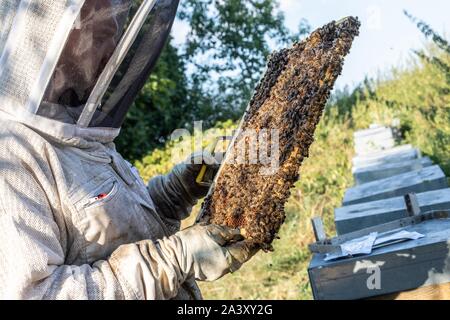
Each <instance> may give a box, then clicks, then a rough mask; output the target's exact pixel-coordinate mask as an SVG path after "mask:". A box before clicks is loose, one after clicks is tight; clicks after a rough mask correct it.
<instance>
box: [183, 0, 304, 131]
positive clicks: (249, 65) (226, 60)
mask: <svg viewBox="0 0 450 320" xmlns="http://www.w3.org/2000/svg"><path fill="white" fill-rule="evenodd" d="M179 17H180V18H181V19H182V20H185V21H188V22H189V24H190V27H191V29H190V32H189V34H188V38H187V44H186V48H185V56H186V57H187V59H189V61H190V62H191V63H192V64H193V66H194V67H195V68H194V71H193V72H192V74H191V89H192V90H195V91H199V92H201V93H202V95H201V96H203V97H205V98H206V99H207V101H208V102H209V103H212V104H211V105H209V108H207V109H206V110H204V111H206V112H204V113H203V114H202V116H203V118H202V119H203V120H206V121H208V120H209V121H210V123H214V122H215V121H217V120H227V119H238V118H239V117H240V115H241V114H242V112H243V110H244V108H245V107H246V104H247V103H248V101H249V99H250V96H251V93H252V91H253V89H254V87H255V85H256V82H257V81H258V80H259V79H260V76H261V73H262V71H263V69H264V67H265V64H266V60H267V56H268V55H269V54H270V52H271V51H272V49H273V48H271V46H270V45H275V46H278V47H279V46H286V45H289V44H291V43H292V42H293V41H294V40H298V37H299V36H300V34H304V33H306V32H308V31H309V27H308V25H307V24H306V22H305V21H303V23H302V24H301V26H300V31H299V34H297V35H293V34H291V33H290V32H289V31H288V29H287V28H286V27H285V24H284V23H285V22H284V15H283V14H282V13H281V11H279V10H278V2H277V1H274V0H256V1H247V0H229V1H217V0H187V1H185V2H184V4H183V7H182V10H181V12H180V15H179ZM212 97H214V98H213V99H212Z"/></svg>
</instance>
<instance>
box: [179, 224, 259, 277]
mask: <svg viewBox="0 0 450 320" xmlns="http://www.w3.org/2000/svg"><path fill="white" fill-rule="evenodd" d="M175 236H177V237H178V238H179V239H180V240H181V242H182V244H183V248H184V249H185V250H186V254H187V255H188V256H189V255H190V257H192V270H191V272H192V273H193V274H194V275H195V278H196V279H197V280H200V281H214V280H217V279H219V278H221V277H222V276H224V275H226V274H227V273H230V272H234V271H236V270H238V269H239V268H240V267H241V266H242V264H244V263H245V262H247V261H248V260H249V259H250V258H251V257H253V256H254V255H255V254H256V252H257V251H258V248H257V247H255V246H254V245H253V244H252V243H250V242H249V241H247V240H244V238H243V236H242V235H241V234H240V232H239V230H237V229H231V228H228V227H224V226H218V225H213V224H209V225H207V224H205V223H201V224H197V225H194V226H192V227H190V228H187V229H185V230H183V231H180V232H178V233H177V234H176V235H175Z"/></svg>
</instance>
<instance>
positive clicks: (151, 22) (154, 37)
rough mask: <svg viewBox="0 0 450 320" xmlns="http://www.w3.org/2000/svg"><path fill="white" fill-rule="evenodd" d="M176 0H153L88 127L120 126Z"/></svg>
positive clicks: (156, 53)
mask: <svg viewBox="0 0 450 320" xmlns="http://www.w3.org/2000/svg"><path fill="white" fill-rule="evenodd" d="M178 3H179V0H159V1H157V2H156V4H155V7H154V8H153V10H152V11H151V13H150V15H149V16H148V18H147V20H146V22H145V24H144V26H143V27H142V29H141V31H140V32H139V34H138V36H137V39H136V41H135V42H134V44H133V46H132V47H131V49H130V51H129V52H128V54H127V56H126V58H125V60H124V61H123V62H122V64H121V65H120V67H119V70H118V72H117V73H116V75H115V76H114V78H113V80H112V82H111V84H110V86H109V88H108V90H107V92H106V94H105V96H104V97H103V100H102V104H101V105H100V106H99V107H98V108H97V110H96V112H95V114H94V116H93V118H92V121H91V123H90V125H89V126H90V127H112V128H120V126H121V125H122V123H123V121H124V119H125V116H126V113H127V111H128V109H129V108H130V106H131V105H132V104H133V102H134V100H135V98H136V96H137V95H138V93H139V91H140V90H141V89H142V87H143V86H144V84H145V83H146V81H147V79H148V77H149V76H150V73H151V72H152V70H153V68H154V66H155V64H156V62H157V60H158V58H159V56H160V54H161V51H162V49H163V47H164V45H165V44H166V41H167V39H168V37H169V34H170V30H171V28H172V24H173V21H174V19H175V15H176V11H177V8H178ZM132 10H135V5H133V8H132Z"/></svg>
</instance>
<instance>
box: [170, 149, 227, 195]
mask: <svg viewBox="0 0 450 320" xmlns="http://www.w3.org/2000/svg"><path fill="white" fill-rule="evenodd" d="M203 164H205V165H206V166H208V169H211V170H213V171H214V174H215V173H217V170H219V163H218V161H217V160H216V159H215V158H214V157H213V156H212V155H211V154H210V153H209V152H197V153H194V154H192V155H190V156H189V157H188V159H187V160H186V161H184V162H183V163H181V164H179V165H176V166H175V167H174V168H173V170H172V173H173V174H174V175H175V176H176V177H177V178H178V179H179V181H180V183H181V184H182V185H183V187H184V189H185V190H186V192H187V193H188V194H189V195H190V196H191V197H192V198H195V199H200V198H203V197H204V196H206V194H207V193H208V191H209V187H207V186H201V185H199V184H198V183H197V182H196V181H195V180H196V178H197V176H198V174H199V173H200V169H201V168H202V165H203Z"/></svg>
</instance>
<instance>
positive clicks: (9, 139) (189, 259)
mask: <svg viewBox="0 0 450 320" xmlns="http://www.w3.org/2000/svg"><path fill="white" fill-rule="evenodd" d="M138 3H140V1H139V2H138V1H132V0H86V1H84V0H2V1H1V4H0V21H1V23H0V210H1V211H0V230H1V232H0V271H1V272H0V298H3V299H5V298H6V299H172V298H175V299H198V298H201V294H200V291H199V289H198V287H197V285H196V282H195V280H201V281H203V280H205V281H212V280H215V279H218V278H220V277H221V276H223V275H225V274H227V273H229V272H232V271H234V270H236V269H238V268H239V267H240V266H241V265H242V263H244V262H245V261H247V260H248V259H249V258H250V256H251V255H252V254H253V253H254V250H250V247H249V245H248V243H247V242H245V241H242V237H241V236H240V234H239V232H238V231H237V230H233V229H228V228H225V227H219V226H214V225H209V226H207V225H203V224H201V225H196V226H194V227H191V228H188V229H185V230H184V231H179V227H180V220H182V219H184V218H185V217H187V215H188V214H189V212H190V209H191V207H192V206H193V205H194V204H195V203H196V201H197V199H199V198H200V197H202V196H204V195H205V194H206V191H207V190H206V189H205V188H204V187H200V186H198V185H197V184H196V183H195V176H196V174H197V173H198V171H199V165H193V164H181V165H178V166H176V167H175V168H174V170H173V171H172V172H171V173H170V174H168V175H167V176H160V177H157V178H155V179H153V180H151V181H150V183H149V184H148V186H146V185H144V183H143V182H142V179H141V178H140V177H139V175H138V173H137V172H136V169H135V168H133V167H132V166H131V165H130V164H129V163H128V162H126V161H125V160H124V159H123V158H122V157H121V156H120V155H119V153H117V151H116V150H115V147H114V144H113V140H114V139H115V138H116V137H117V135H118V134H119V131H120V126H121V125H122V122H123V120H124V117H125V115H126V112H127V110H128V108H129V107H130V105H131V104H132V102H133V100H134V99H135V97H136V95H137V93H138V92H139V90H140V89H141V88H142V86H143V85H144V84H145V81H146V80H147V78H148V76H149V74H150V72H151V70H152V68H153V66H154V64H155V62H156V59H157V58H158V56H159V54H160V51H161V49H162V48H163V46H164V44H165V42H166V39H167V37H168V34H169V32H170V28H171V26H172V23H173V20H174V17H175V13H176V10H177V6H178V0H159V1H155V0H144V1H142V4H140V5H139V4H138Z"/></svg>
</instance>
